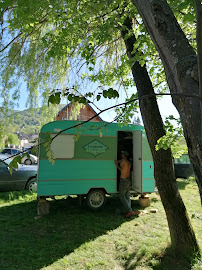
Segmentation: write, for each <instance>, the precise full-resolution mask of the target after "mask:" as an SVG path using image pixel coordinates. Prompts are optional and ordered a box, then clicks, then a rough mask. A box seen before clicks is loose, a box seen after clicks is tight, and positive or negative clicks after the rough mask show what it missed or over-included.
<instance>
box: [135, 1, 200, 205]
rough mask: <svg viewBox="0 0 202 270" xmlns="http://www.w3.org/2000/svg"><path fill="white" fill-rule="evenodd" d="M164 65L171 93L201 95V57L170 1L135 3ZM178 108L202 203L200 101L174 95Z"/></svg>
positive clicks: (173, 98)
mask: <svg viewBox="0 0 202 270" xmlns="http://www.w3.org/2000/svg"><path fill="white" fill-rule="evenodd" d="M132 1H133V3H134V5H135V6H136V8H137V9H138V11H139V13H140V15H141V17H142V19H143V22H144V24H145V26H146V28H147V31H148V33H149V34H150V36H151V38H152V40H153V42H154V44H155V46H156V49H157V51H158V52H159V55H160V57H161V60H162V62H163V65H164V69H165V73H166V77H167V82H168V85H169V88H170V92H171V94H188V95H194V96H196V97H198V96H199V82H198V69H197V57H196V54H195V52H194V50H193V48H192V46H191V45H190V44H189V42H188V40H187V38H186V36H185V34H184V32H183V31H182V29H181V28H180V26H179V24H178V22H177V20H176V18H175V16H174V14H173V12H172V10H171V9H170V7H169V5H168V3H167V1H166V0H132ZM172 101H173V104H174V105H175V107H176V108H177V110H178V112H179V114H180V118H181V122H182V126H183V131H184V136H185V139H186V143H187V147H188V152H189V157H190V160H191V163H192V165H193V168H194V173H195V176H196V182H197V184H198V188H199V194H200V198H201V203H202V140H201V135H202V134H201V131H200V126H201V118H200V101H199V99H197V98H187V97H183V96H172Z"/></svg>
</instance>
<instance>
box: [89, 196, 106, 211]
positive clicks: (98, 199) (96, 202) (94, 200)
mask: <svg viewBox="0 0 202 270" xmlns="http://www.w3.org/2000/svg"><path fill="white" fill-rule="evenodd" d="M103 202H104V198H103V195H102V194H100V193H99V192H95V193H93V194H92V195H91V198H90V203H91V205H92V206H93V207H96V208H97V207H100V206H101V205H102V204H103Z"/></svg>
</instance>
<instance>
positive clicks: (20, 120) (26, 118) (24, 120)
mask: <svg viewBox="0 0 202 270" xmlns="http://www.w3.org/2000/svg"><path fill="white" fill-rule="evenodd" d="M64 106H65V105H64V104H60V105H58V109H57V110H56V112H57V111H58V112H59V111H60V110H61V109H62V108H63V107H64ZM0 118H3V115H0ZM42 121H44V117H41V109H35V110H31V109H26V110H23V111H18V110H11V118H10V123H9V125H8V133H14V132H17V131H20V132H23V133H24V134H36V133H38V132H39V130H40V128H41V124H42Z"/></svg>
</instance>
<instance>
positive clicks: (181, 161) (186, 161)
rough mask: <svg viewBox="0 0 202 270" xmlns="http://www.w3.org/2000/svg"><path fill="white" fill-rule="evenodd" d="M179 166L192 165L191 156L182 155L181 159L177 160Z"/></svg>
mask: <svg viewBox="0 0 202 270" xmlns="http://www.w3.org/2000/svg"><path fill="white" fill-rule="evenodd" d="M175 163H177V164H190V160H189V156H188V155H186V154H183V155H181V157H179V158H175Z"/></svg>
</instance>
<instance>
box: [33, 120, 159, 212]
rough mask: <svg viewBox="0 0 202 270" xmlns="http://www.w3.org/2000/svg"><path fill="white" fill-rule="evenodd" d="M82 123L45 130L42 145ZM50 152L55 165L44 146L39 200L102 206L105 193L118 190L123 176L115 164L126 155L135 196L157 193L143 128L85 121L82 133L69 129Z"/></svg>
mask: <svg viewBox="0 0 202 270" xmlns="http://www.w3.org/2000/svg"><path fill="white" fill-rule="evenodd" d="M79 123H80V122H77V121H69V120H66V121H54V122H50V123H48V124H46V125H44V126H43V127H42V129H41V133H40V143H41V142H43V141H44V140H45V137H46V134H47V132H48V133H49V134H51V136H52V137H53V136H55V135H56V134H57V133H59V132H61V131H62V130H65V129H67V128H70V127H73V126H75V125H77V124H79ZM75 137H78V138H77V139H75ZM51 149H52V151H53V154H54V157H55V163H54V165H52V163H50V162H49V161H48V158H47V156H46V151H45V148H44V147H43V144H40V148H39V168H38V179H37V180H38V191H37V193H38V198H39V201H40V199H41V201H45V199H46V198H47V197H50V196H58V195H82V196H85V197H86V199H87V204H88V206H90V207H91V208H93V209H98V208H100V207H102V206H103V205H104V203H105V199H106V197H105V195H106V194H114V193H117V192H118V191H119V181H120V173H119V170H117V168H116V166H115V164H114V160H119V159H120V153H121V151H122V150H125V151H127V152H128V153H129V160H130V162H131V164H132V167H131V179H132V187H131V190H132V192H134V193H137V194H140V195H141V194H145V193H151V192H154V190H155V180H154V165H153V160H152V155H151V151H150V148H149V145H148V141H147V138H146V134H145V131H144V128H143V127H142V126H139V125H127V126H122V127H121V126H120V125H118V124H116V123H113V124H112V123H104V122H87V123H85V122H84V123H83V124H82V125H81V126H79V127H78V128H70V129H68V130H66V131H63V132H62V133H61V134H60V135H58V136H57V137H56V138H55V139H54V140H53V141H52V143H51ZM39 212H40V211H39ZM39 214H40V213H39Z"/></svg>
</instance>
